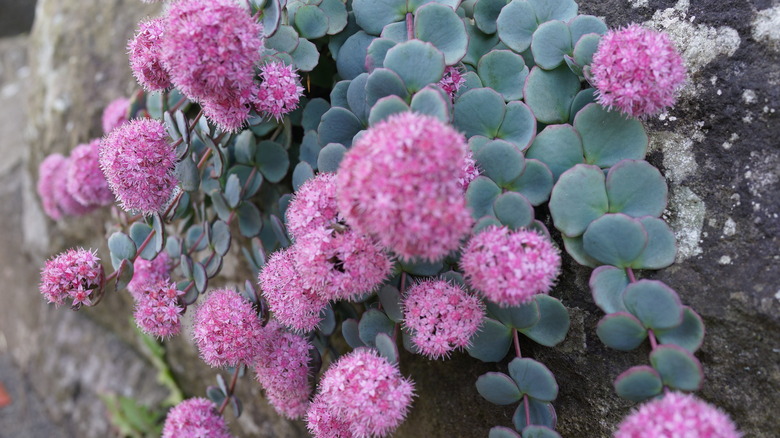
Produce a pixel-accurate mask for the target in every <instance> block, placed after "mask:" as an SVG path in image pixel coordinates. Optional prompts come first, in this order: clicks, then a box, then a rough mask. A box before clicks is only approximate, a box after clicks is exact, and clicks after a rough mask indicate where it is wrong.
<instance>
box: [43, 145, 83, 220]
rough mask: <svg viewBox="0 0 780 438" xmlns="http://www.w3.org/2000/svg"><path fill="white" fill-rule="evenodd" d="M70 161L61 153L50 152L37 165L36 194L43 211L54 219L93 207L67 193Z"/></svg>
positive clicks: (77, 213)
mask: <svg viewBox="0 0 780 438" xmlns="http://www.w3.org/2000/svg"><path fill="white" fill-rule="evenodd" d="M70 163H71V161H70V158H67V157H65V156H63V155H62V154H51V155H49V156H48V157H46V158H45V159H44V160H43V161H41V164H40V165H39V166H38V184H37V187H36V188H37V190H38V196H40V198H41V204H42V205H43V211H44V212H45V213H46V215H47V216H49V217H50V218H52V219H54V220H55V221H56V220H60V219H62V217H63V216H81V215H83V214H87V213H89V212H90V211H92V210H93V209H94V207H88V206H85V205H82V204H81V203H80V202H79V201H77V200H76V199H75V198H74V197H73V195H71V194H70V193H68V190H67V186H68V185H67V178H68V169H69V168H70Z"/></svg>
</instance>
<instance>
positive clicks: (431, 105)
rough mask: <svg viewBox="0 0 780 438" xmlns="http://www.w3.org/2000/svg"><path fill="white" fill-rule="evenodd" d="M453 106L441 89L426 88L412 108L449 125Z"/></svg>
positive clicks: (416, 98) (415, 100)
mask: <svg viewBox="0 0 780 438" xmlns="http://www.w3.org/2000/svg"><path fill="white" fill-rule="evenodd" d="M445 8H446V6H445ZM447 9H449V8H447ZM451 106H452V102H451V101H450V98H449V97H445V94H444V93H443V92H442V91H441V89H440V88H438V87H425V88H423V89H422V90H420V91H418V92H417V93H415V94H414V96H413V97H412V104H411V106H410V107H411V109H412V111H414V112H416V113H420V114H427V115H429V116H433V117H436V118H437V119H439V120H441V121H442V122H444V123H449V121H450V112H451V110H450V108H451Z"/></svg>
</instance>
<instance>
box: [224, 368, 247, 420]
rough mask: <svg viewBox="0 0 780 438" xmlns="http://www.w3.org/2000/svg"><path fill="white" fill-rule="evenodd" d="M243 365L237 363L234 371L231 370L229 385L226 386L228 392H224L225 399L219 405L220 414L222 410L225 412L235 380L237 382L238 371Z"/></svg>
mask: <svg viewBox="0 0 780 438" xmlns="http://www.w3.org/2000/svg"><path fill="white" fill-rule="evenodd" d="M242 366H243V365H241V364H238V365H237V366H236V369H235V371H233V378H232V379H230V386H229V387H228V393H227V394H226V397H225V400H223V401H222V405H220V407H219V413H220V415H222V413H223V412H225V408H226V407H227V405H228V403H229V402H230V397H232V396H233V391H235V389H236V382H238V372H239V370H240V369H241V367H242Z"/></svg>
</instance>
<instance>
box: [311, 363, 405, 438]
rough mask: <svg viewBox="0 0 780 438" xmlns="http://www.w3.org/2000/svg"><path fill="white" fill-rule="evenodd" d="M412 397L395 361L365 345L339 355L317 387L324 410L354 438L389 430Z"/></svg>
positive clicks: (399, 417) (384, 433) (398, 419)
mask: <svg viewBox="0 0 780 438" xmlns="http://www.w3.org/2000/svg"><path fill="white" fill-rule="evenodd" d="M412 397H414V384H413V383H412V382H411V381H410V380H408V379H405V378H404V377H403V376H402V375H401V372H400V371H399V370H398V367H397V366H396V365H393V364H391V363H390V362H388V361H387V359H385V358H383V357H381V356H379V355H378V354H377V353H376V351H374V350H371V349H367V348H358V349H356V350H354V351H352V352H351V353H349V354H347V355H344V356H341V358H339V360H338V361H337V362H336V363H334V364H333V365H331V366H330V368H328V370H327V371H326V372H325V374H323V376H322V380H321V381H320V387H319V401H320V402H321V403H322V404H323V405H324V408H325V410H326V411H327V412H328V413H330V415H331V416H332V417H333V418H335V419H336V420H337V421H339V422H343V423H346V424H347V425H348V427H349V430H350V432H351V433H352V435H354V436H355V437H356V438H366V437H369V436H378V437H384V436H387V435H388V434H390V433H392V432H393V431H394V430H395V429H396V428H397V427H398V426H399V425H400V424H401V423H402V422H403V420H404V418H405V417H406V414H407V412H408V411H409V405H411V403H412ZM309 417H310V418H309V421H310V427H311V421H312V418H311V417H312V416H311V414H310V415H309ZM315 424H316V423H315Z"/></svg>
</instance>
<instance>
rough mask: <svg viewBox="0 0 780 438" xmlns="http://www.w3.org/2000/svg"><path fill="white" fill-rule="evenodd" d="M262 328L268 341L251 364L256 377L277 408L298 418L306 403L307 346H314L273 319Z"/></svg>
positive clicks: (291, 417)
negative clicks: (266, 333)
mask: <svg viewBox="0 0 780 438" xmlns="http://www.w3.org/2000/svg"><path fill="white" fill-rule="evenodd" d="M265 330H266V331H267V332H268V335H267V337H268V342H266V343H265V348H263V350H262V351H261V352H260V354H259V355H258V356H257V360H256V361H255V366H254V368H255V373H256V374H257V381H258V382H259V383H260V385H261V386H262V387H263V389H265V395H266V397H267V398H268V401H269V402H270V403H271V405H272V406H273V407H274V409H276V412H278V413H279V414H280V415H283V416H285V417H287V418H289V419H291V420H295V419H298V418H300V417H302V416H303V415H304V414H305V413H306V409H308V407H309V395H311V391H312V387H311V383H310V382H309V350H310V349H312V348H314V346H313V345H312V344H311V343H310V342H309V341H307V340H306V338H303V337H302V336H298V335H294V334H292V333H289V332H287V331H285V330H284V328H282V326H281V325H280V324H279V323H278V322H276V321H273V320H271V321H270V322H269V323H268V325H267V326H266V328H265Z"/></svg>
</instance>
